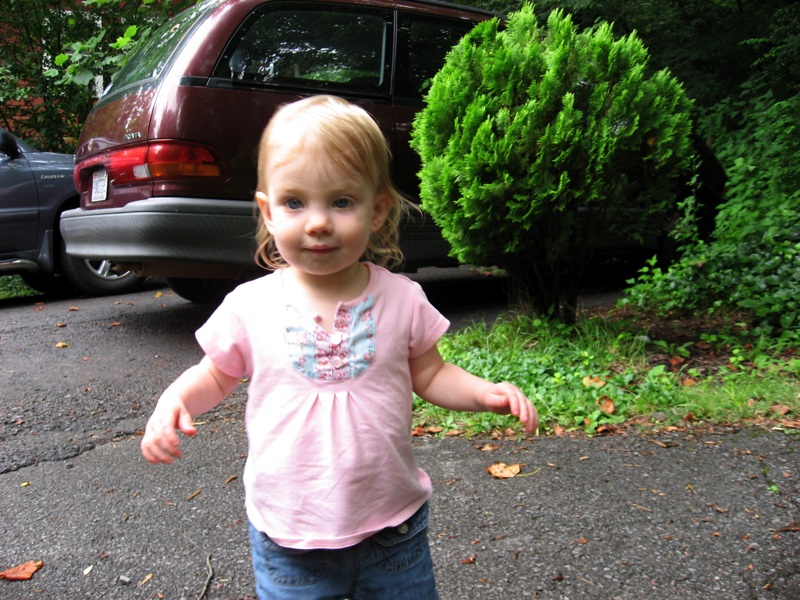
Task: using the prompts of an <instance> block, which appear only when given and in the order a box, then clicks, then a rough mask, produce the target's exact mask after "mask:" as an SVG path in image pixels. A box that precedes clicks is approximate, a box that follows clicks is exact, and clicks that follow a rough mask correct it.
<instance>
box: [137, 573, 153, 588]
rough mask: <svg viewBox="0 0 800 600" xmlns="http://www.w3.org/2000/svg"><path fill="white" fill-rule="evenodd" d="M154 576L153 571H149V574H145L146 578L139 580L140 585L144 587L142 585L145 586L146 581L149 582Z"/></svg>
mask: <svg viewBox="0 0 800 600" xmlns="http://www.w3.org/2000/svg"><path fill="white" fill-rule="evenodd" d="M152 578H153V574H152V573H148V574H147V575H146V576H145V578H144V579H142V580H141V581H140V582H139V587H142V586H143V585H144V584H145V583H147V582H148V581H150V580H151V579H152Z"/></svg>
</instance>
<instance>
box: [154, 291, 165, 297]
mask: <svg viewBox="0 0 800 600" xmlns="http://www.w3.org/2000/svg"><path fill="white" fill-rule="evenodd" d="M163 295H164V294H163V293H162V292H156V298H161V297H162V296H163Z"/></svg>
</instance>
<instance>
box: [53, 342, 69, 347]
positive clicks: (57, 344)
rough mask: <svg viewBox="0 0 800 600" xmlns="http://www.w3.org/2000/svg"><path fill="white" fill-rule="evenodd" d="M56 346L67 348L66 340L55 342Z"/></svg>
mask: <svg viewBox="0 0 800 600" xmlns="http://www.w3.org/2000/svg"><path fill="white" fill-rule="evenodd" d="M56 348H69V344H68V343H67V342H56Z"/></svg>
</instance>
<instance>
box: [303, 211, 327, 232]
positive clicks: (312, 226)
mask: <svg viewBox="0 0 800 600" xmlns="http://www.w3.org/2000/svg"><path fill="white" fill-rule="evenodd" d="M307 214H308V217H307V218H306V233H308V234H310V235H315V234H316V235H318V234H320V233H329V232H330V230H331V218H330V214H329V213H328V211H327V210H325V209H324V208H312V209H311V210H309V211H308V213H307Z"/></svg>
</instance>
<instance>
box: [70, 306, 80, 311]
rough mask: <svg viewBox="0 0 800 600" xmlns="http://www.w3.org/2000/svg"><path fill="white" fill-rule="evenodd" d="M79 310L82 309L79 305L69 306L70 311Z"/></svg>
mask: <svg viewBox="0 0 800 600" xmlns="http://www.w3.org/2000/svg"><path fill="white" fill-rule="evenodd" d="M79 310H80V308H78V307H77V306H70V307H69V311H70V312H78V311H79Z"/></svg>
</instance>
